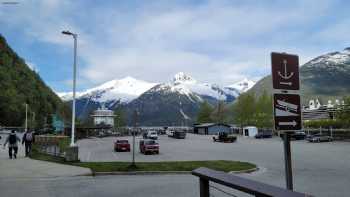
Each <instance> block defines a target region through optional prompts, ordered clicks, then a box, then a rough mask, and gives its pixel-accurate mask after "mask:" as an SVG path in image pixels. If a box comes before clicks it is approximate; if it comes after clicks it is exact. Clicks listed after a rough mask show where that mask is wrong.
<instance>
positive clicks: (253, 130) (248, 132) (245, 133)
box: [243, 126, 258, 137]
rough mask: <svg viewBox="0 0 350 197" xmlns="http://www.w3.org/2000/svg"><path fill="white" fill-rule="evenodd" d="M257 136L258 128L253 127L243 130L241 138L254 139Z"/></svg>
mask: <svg viewBox="0 0 350 197" xmlns="http://www.w3.org/2000/svg"><path fill="white" fill-rule="evenodd" d="M256 134H258V128H256V127H254V126H248V127H244V128H243V136H245V137H255V135H256Z"/></svg>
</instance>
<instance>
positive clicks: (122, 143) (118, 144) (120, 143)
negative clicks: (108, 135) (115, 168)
mask: <svg viewBox="0 0 350 197" xmlns="http://www.w3.org/2000/svg"><path fill="white" fill-rule="evenodd" d="M114 151H115V152H121V151H126V152H130V144H129V141H128V140H116V141H115V142H114Z"/></svg>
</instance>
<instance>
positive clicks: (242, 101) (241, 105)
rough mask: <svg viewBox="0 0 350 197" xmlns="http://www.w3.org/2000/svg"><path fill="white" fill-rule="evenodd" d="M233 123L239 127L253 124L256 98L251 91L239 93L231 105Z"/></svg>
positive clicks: (254, 122) (254, 121)
mask: <svg viewBox="0 0 350 197" xmlns="http://www.w3.org/2000/svg"><path fill="white" fill-rule="evenodd" d="M233 113H234V114H233V116H234V118H233V119H234V123H235V124H237V125H239V126H240V127H244V126H248V125H255V124H256V120H255V115H256V99H255V95H254V94H253V93H244V94H241V95H240V96H239V97H238V98H237V101H236V102H235V103H234V105H233Z"/></svg>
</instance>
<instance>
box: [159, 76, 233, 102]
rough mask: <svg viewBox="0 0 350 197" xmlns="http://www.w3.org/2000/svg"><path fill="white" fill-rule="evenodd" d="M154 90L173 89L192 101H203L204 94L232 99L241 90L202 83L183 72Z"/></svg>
mask: <svg viewBox="0 0 350 197" xmlns="http://www.w3.org/2000/svg"><path fill="white" fill-rule="evenodd" d="M152 91H172V92H178V93H180V94H183V95H186V96H187V97H188V98H189V99H190V100H191V101H193V102H195V101H194V100H193V98H196V100H200V101H202V98H201V97H202V96H205V97H211V98H214V99H217V100H226V101H231V100H232V99H233V98H236V97H237V96H238V95H239V92H237V91H235V90H233V88H231V89H225V88H220V87H219V85H216V84H210V83H201V82H198V81H196V80H195V79H193V78H192V77H191V76H189V75H186V74H184V73H183V72H179V73H177V74H176V75H175V76H174V78H173V79H172V81H171V82H169V83H164V84H161V85H160V86H158V87H157V88H156V89H153V90H152Z"/></svg>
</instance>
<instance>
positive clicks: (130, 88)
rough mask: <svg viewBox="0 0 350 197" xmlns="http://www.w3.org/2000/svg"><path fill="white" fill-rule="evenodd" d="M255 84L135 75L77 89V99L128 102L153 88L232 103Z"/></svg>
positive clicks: (184, 76) (69, 94)
mask: <svg viewBox="0 0 350 197" xmlns="http://www.w3.org/2000/svg"><path fill="white" fill-rule="evenodd" d="M254 84H255V83H254V82H253V81H250V80H248V79H244V80H243V81H240V82H237V83H235V84H233V85H230V86H226V87H220V86H219V85H216V84H210V83H201V82H198V81H197V80H195V79H194V78H192V77H191V76H189V75H187V74H185V73H183V72H179V73H177V74H175V76H174V77H173V78H172V80H171V81H170V82H168V83H161V84H157V83H149V82H145V81H141V80H137V79H134V78H132V77H125V78H123V79H120V80H112V81H108V82H106V83H104V84H102V85H100V86H97V87H95V88H91V89H88V90H86V91H82V92H77V93H76V98H78V99H80V98H89V99H91V100H92V101H96V102H100V103H101V102H110V101H120V102H122V103H128V102H130V101H132V100H133V99H135V98H137V97H138V96H140V95H141V94H142V93H144V92H146V91H148V90H150V91H151V92H155V91H163V92H167V91H168V92H169V91H170V92H177V93H179V94H182V95H186V96H187V97H188V98H189V99H190V100H191V101H192V102H197V101H202V100H203V98H204V97H205V98H213V99H216V100H225V101H228V102H230V101H232V100H234V98H236V97H238V96H239V94H241V93H242V92H245V91H247V90H249V89H250V88H251V87H252V86H253V85H254ZM156 85H157V86H156ZM152 87H153V88H152ZM57 94H58V95H59V97H61V99H63V100H65V101H68V100H71V99H72V92H67V93H57Z"/></svg>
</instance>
